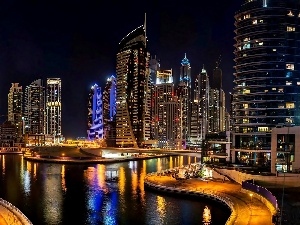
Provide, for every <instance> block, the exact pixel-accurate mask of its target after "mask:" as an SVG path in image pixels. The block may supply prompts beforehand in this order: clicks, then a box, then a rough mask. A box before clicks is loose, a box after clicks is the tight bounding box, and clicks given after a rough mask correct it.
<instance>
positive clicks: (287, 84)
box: [232, 0, 300, 165]
mask: <svg viewBox="0 0 300 225" xmlns="http://www.w3.org/2000/svg"><path fill="white" fill-rule="evenodd" d="M299 8H300V3H299V1H292V0H274V1H267V0H257V1H245V3H244V4H243V5H242V6H241V8H240V10H239V11H238V12H237V13H236V15H235V45H234V47H235V50H234V55H235V59H234V61H235V67H234V68H235V73H234V88H233V101H232V105H233V114H232V116H233V149H232V159H233V162H235V161H238V162H242V163H249V164H254V165H262V164H266V163H268V162H270V153H271V131H272V129H273V128H274V127H276V126H278V125H281V126H285V124H291V125H299V122H300V95H299V93H300V80H299V77H300V74H299V73H300V72H299V71H300V70H299V66H300V65H299V59H300V58H299V55H300V49H299V31H300V17H299V13H300V11H299ZM288 160H292V159H291V158H290V159H288Z"/></svg>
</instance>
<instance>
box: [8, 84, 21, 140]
mask: <svg viewBox="0 0 300 225" xmlns="http://www.w3.org/2000/svg"><path fill="white" fill-rule="evenodd" d="M7 105H8V115H7V119H8V121H10V122H11V123H12V124H13V125H15V126H16V130H15V131H16V134H15V136H16V137H17V138H19V139H21V137H22V134H23V119H22V117H23V110H22V109H23V107H22V105H23V89H22V86H19V83H12V85H11V87H10V89H9V93H8V104H7Z"/></svg>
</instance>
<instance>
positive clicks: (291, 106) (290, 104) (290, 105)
mask: <svg viewBox="0 0 300 225" xmlns="http://www.w3.org/2000/svg"><path fill="white" fill-rule="evenodd" d="M285 108H287V109H293V108H295V104H294V103H293V102H286V103H285Z"/></svg>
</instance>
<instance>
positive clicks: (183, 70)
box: [178, 54, 192, 143]
mask: <svg viewBox="0 0 300 225" xmlns="http://www.w3.org/2000/svg"><path fill="white" fill-rule="evenodd" d="M191 91H192V90H191V64H190V61H189V60H188V59H187V57H186V54H185V55H184V58H183V59H182V61H181V67H180V80H179V85H178V97H179V102H180V105H181V111H182V118H181V126H182V132H181V138H182V140H183V142H186V143H189V141H190V135H191V101H192V97H191Z"/></svg>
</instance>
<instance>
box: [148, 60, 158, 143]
mask: <svg viewBox="0 0 300 225" xmlns="http://www.w3.org/2000/svg"><path fill="white" fill-rule="evenodd" d="M149 70H150V77H151V80H152V81H154V82H156V77H157V73H158V71H160V62H159V60H157V59H156V57H155V58H151V59H150V61H149ZM154 82H151V85H152V86H151V88H152V89H151V96H152V98H151V106H150V108H151V126H150V139H151V140H157V137H158V136H157V133H156V131H157V121H156V119H155V116H154V115H155V104H156V100H155V99H156V97H155V94H154V86H155V85H154Z"/></svg>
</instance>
